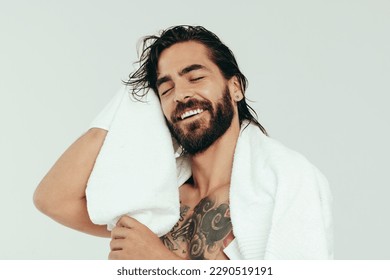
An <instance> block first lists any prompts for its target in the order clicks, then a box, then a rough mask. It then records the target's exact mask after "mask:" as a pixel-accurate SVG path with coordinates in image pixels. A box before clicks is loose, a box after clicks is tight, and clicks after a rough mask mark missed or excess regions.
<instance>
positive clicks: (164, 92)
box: [161, 88, 172, 96]
mask: <svg viewBox="0 0 390 280" xmlns="http://www.w3.org/2000/svg"><path fill="white" fill-rule="evenodd" d="M171 89H172V88H169V89H167V90H166V91H163V92H162V93H161V96H163V95H164V94H166V93H168V91H170V90H171Z"/></svg>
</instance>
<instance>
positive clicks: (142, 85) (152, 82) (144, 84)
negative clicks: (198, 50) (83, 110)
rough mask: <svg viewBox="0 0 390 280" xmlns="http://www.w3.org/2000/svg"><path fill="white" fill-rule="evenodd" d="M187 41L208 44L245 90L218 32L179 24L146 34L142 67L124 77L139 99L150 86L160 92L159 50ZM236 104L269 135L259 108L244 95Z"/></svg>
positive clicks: (242, 115)
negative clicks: (258, 119)
mask: <svg viewBox="0 0 390 280" xmlns="http://www.w3.org/2000/svg"><path fill="white" fill-rule="evenodd" d="M187 41H196V42H199V43H201V44H203V45H204V46H206V48H207V49H208V50H209V53H210V59H211V61H213V62H214V63H215V64H216V65H217V66H218V68H219V69H220V70H221V72H222V74H223V76H224V77H225V79H227V80H229V79H231V78H232V77H233V76H236V77H237V79H238V81H239V83H240V87H241V91H242V92H243V93H245V90H246V88H247V86H248V80H247V78H246V77H245V76H244V74H242V73H241V71H240V69H239V68H238V64H237V61H236V59H235V57H234V55H233V53H232V51H231V50H230V49H229V48H228V47H227V46H226V45H225V44H223V43H222V42H221V40H220V39H219V38H218V36H217V35H215V34H214V33H213V32H211V31H209V30H207V29H206V28H204V27H202V26H190V25H178V26H173V27H170V28H168V29H166V30H163V31H162V32H161V34H160V36H156V35H152V36H147V37H144V38H143V40H142V52H141V55H140V59H139V61H137V62H138V63H139V68H138V70H136V71H135V72H133V73H131V74H130V75H129V79H128V80H127V81H124V84H126V85H128V86H130V88H131V94H132V95H133V96H134V97H135V98H136V99H138V100H140V99H142V97H143V96H144V95H145V94H147V92H148V91H149V89H152V90H153V91H154V92H155V93H156V94H157V93H158V91H157V87H156V81H157V64H158V59H159V57H160V54H161V53H162V51H163V50H165V49H166V48H169V47H170V46H172V45H174V44H176V43H180V42H187ZM157 95H158V94H157ZM237 106H238V117H239V120H240V123H241V122H242V121H243V120H249V121H250V122H253V123H254V124H255V125H257V126H258V127H259V128H260V129H261V131H262V132H263V133H264V134H265V135H268V134H267V131H266V130H265V128H264V127H263V126H262V125H261V124H260V123H259V122H258V121H257V118H256V117H257V114H256V112H255V111H254V110H253V108H252V107H250V106H249V105H248V104H247V103H246V98H245V95H244V98H243V99H242V100H241V101H239V102H238V103H237ZM254 115H255V116H256V117H254Z"/></svg>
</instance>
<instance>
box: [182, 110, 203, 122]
mask: <svg viewBox="0 0 390 280" xmlns="http://www.w3.org/2000/svg"><path fill="white" fill-rule="evenodd" d="M202 112H203V110H202V109H196V110H190V111H187V112H185V113H184V114H182V115H181V116H180V118H181V119H182V120H184V119H185V118H188V117H191V116H193V115H197V114H200V113H202Z"/></svg>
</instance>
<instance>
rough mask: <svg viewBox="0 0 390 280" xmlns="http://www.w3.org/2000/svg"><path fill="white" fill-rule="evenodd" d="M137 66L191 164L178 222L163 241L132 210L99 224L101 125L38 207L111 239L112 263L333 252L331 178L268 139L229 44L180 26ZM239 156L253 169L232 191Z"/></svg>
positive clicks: (66, 161)
mask: <svg viewBox="0 0 390 280" xmlns="http://www.w3.org/2000/svg"><path fill="white" fill-rule="evenodd" d="M139 62H140V65H141V66H140V68H139V69H138V70H137V71H136V72H134V73H133V74H131V75H130V78H129V80H128V81H127V82H126V83H127V85H129V86H130V87H131V88H132V93H133V94H134V95H136V96H137V95H138V96H140V94H139V92H140V91H141V90H142V89H152V90H153V91H154V92H155V93H156V94H157V95H158V97H159V99H160V103H161V108H162V111H163V113H164V116H165V118H166V123H167V125H168V127H169V129H170V131H171V134H172V136H173V137H174V138H175V139H176V140H177V142H178V143H179V144H180V145H181V146H182V148H183V151H184V153H186V154H187V155H188V156H189V159H190V163H191V170H192V177H191V178H189V180H188V181H187V182H186V183H185V184H183V185H182V186H181V187H180V204H181V206H180V219H179V221H178V222H177V224H176V225H175V226H174V227H173V229H172V230H171V231H170V232H169V233H167V234H166V235H164V236H162V237H161V238H159V237H158V236H156V235H155V234H154V233H152V232H151V231H150V230H149V229H148V228H147V227H146V226H145V225H143V224H141V223H139V222H138V221H137V220H135V219H133V218H131V217H127V216H123V217H122V218H121V219H120V220H119V221H118V223H117V226H116V227H115V228H114V229H113V230H112V232H111V233H110V232H109V231H108V230H107V229H106V227H105V226H98V225H94V224H93V223H92V222H91V220H90V219H89V216H88V213H87V209H86V198H85V187H86V184H87V181H88V177H89V175H90V173H91V171H92V169H93V165H94V162H95V159H96V157H97V155H98V153H99V150H100V148H101V146H102V144H103V141H104V138H105V136H106V133H107V131H105V130H102V129H96V128H95V129H94V128H93V129H90V130H89V131H88V132H87V133H86V134H85V135H83V136H82V137H81V138H80V139H78V140H77V141H76V142H75V143H74V144H73V145H72V146H71V147H70V148H69V149H68V150H67V151H66V152H65V153H64V154H63V155H62V156H61V157H60V159H59V160H58V161H57V162H56V164H55V165H54V166H53V168H52V169H51V170H50V171H49V172H48V174H47V175H46V176H45V178H44V179H43V180H42V182H41V183H40V185H39V186H38V188H37V190H36V192H35V196H34V201H35V204H36V206H37V207H38V208H39V209H40V210H41V211H42V212H44V213H45V214H47V215H49V216H50V217H52V218H53V219H55V220H57V221H58V222H60V223H62V224H64V225H66V226H69V227H72V228H74V229H77V230H80V231H83V232H86V233H90V234H94V235H98V236H106V237H111V239H112V240H111V243H110V246H111V252H110V255H109V258H110V259H232V258H237V259H240V258H265V259H290V258H291V259H294V258H295V259H296V258H303V259H308V258H331V257H332V248H331V218H330V211H329V202H330V201H329V194H328V193H327V191H328V190H327V186H326V182H325V180H324V179H323V177H322V175H321V174H320V173H319V172H318V170H317V169H316V168H315V167H314V166H312V165H311V164H310V163H308V162H307V160H306V159H304V158H303V157H302V156H300V155H298V154H297V153H294V152H292V151H290V150H288V149H287V148H284V147H283V146H282V145H280V144H279V143H277V142H275V141H274V140H272V139H270V138H268V137H266V136H265V135H266V131H265V129H264V128H263V127H262V126H261V125H260V123H258V122H257V120H256V119H255V118H254V117H253V115H252V114H251V108H250V107H249V106H248V105H247V104H246V101H245V96H244V92H245V89H246V78H245V76H244V75H243V74H242V73H241V72H240V70H239V68H238V65H237V62H236V60H235V58H234V56H233V54H232V52H231V51H230V50H229V48H228V47H226V46H225V45H224V44H223V43H222V42H221V41H220V40H219V38H218V37H217V36H216V35H215V34H213V33H212V32H210V31H208V30H206V29H204V28H203V27H199V26H195V27H194V26H176V27H172V28H169V29H167V30H165V31H164V32H163V33H162V34H161V36H150V37H147V38H145V40H144V45H143V52H142V54H141V58H140V61H139ZM249 135H250V136H249ZM239 139H249V140H246V141H248V144H247V145H244V146H243V145H242V144H241V146H243V147H242V148H240V149H241V150H240V152H241V154H244V153H247V156H246V157H244V158H246V161H243V162H242V163H241V162H240V159H239V157H236V154H237V153H238V152H239V151H237V150H238V149H239V148H238V146H237V143H238V140H239ZM242 141H244V140H242ZM242 141H241V142H242ZM251 145H253V147H252V146H251ZM243 150H244V151H243ZM246 150H247V151H246ZM240 158H242V156H241V157H240ZM233 159H235V166H237V164H240V165H242V166H244V165H247V166H248V168H249V169H250V170H249V171H248V169H247V171H245V172H244V171H240V173H239V175H237V176H236V177H235V178H237V177H239V178H240V180H239V182H234V185H235V186H237V185H240V186H239V187H238V189H237V188H236V189H234V190H233V189H232V186H233V182H232V173H233V172H236V173H237V169H239V167H234V164H233ZM237 162H240V163H237ZM240 176H241V177H240ZM324 182H325V183H324ZM232 203H233V204H234V205H236V206H235V208H233V206H232V207H231V205H233V204H232ZM230 209H233V210H232V211H230ZM254 252H255V253H254Z"/></svg>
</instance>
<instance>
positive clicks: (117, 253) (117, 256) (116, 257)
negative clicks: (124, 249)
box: [108, 251, 122, 260]
mask: <svg viewBox="0 0 390 280" xmlns="http://www.w3.org/2000/svg"><path fill="white" fill-rule="evenodd" d="M108 259H109V260H121V259H122V258H121V251H111V252H110V254H109V255H108Z"/></svg>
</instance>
